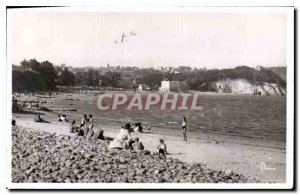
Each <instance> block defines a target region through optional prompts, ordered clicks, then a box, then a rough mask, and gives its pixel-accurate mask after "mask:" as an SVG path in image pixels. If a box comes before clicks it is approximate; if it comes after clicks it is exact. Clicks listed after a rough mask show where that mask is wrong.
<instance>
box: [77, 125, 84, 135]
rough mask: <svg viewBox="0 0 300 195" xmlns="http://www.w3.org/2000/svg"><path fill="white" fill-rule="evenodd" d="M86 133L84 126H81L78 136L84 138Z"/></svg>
mask: <svg viewBox="0 0 300 195" xmlns="http://www.w3.org/2000/svg"><path fill="white" fill-rule="evenodd" d="M85 131H86V129H85V127H84V125H83V124H81V125H80V128H79V130H78V133H77V136H84V134H85Z"/></svg>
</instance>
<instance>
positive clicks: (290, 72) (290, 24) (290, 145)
mask: <svg viewBox="0 0 300 195" xmlns="http://www.w3.org/2000/svg"><path fill="white" fill-rule="evenodd" d="M29 5H30V6H34V5H32V4H29ZM48 5H49V4H48ZM50 5H51V4H50ZM52 5H53V4H52ZM61 5H62V6H67V5H65V4H61ZM45 6H46V5H45ZM57 6H59V5H57ZM12 10H14V9H7V45H8V46H7V62H6V75H7V79H6V82H7V83H6V84H7V85H6V86H7V87H6V89H7V91H6V95H7V96H6V105H10V104H11V95H12V80H11V71H12V66H11V60H10V59H11V52H10V50H9V40H10V33H9V32H10V19H11V17H9V13H10V12H11V11H12ZM17 10H18V11H30V12H36V11H55V12H74V11H79V12H90V11H93V12H95V11H97V12H203V13H205V12H210V13H212V12H213V13H217V12H222V13H229V12H230V13H232V12H233V13H244V12H263V13H266V12H268V13H286V14H287V29H286V30H287V73H286V74H287V100H286V101H287V123H286V124H287V135H286V138H287V144H286V162H287V163H286V183H253V184H225V183H220V184H212V183H209V184H206V183H205V184H202V183H195V184H193V183H138V184H137V183H80V184H78V183H12V182H11V145H12V143H11V117H12V113H11V106H6V114H7V115H6V132H5V138H6V140H7V143H6V157H7V160H6V167H7V169H6V178H7V183H6V186H7V188H9V189H291V188H293V187H294V7H185V6H176V7H167V6H161V7H154V6H151V7H128V6H127V7H120V6H118V7H117V6H106V7H96V8H95V7H86V6H85V7H78V6H77V7H72V6H71V7H56V8H54V7H52V8H34V9H26V8H25V9H17Z"/></svg>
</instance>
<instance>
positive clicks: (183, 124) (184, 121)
mask: <svg viewBox="0 0 300 195" xmlns="http://www.w3.org/2000/svg"><path fill="white" fill-rule="evenodd" d="M186 126H187V121H186V118H185V117H183V121H182V134H183V141H187V135H186Z"/></svg>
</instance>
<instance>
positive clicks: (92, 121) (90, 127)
mask: <svg viewBox="0 0 300 195" xmlns="http://www.w3.org/2000/svg"><path fill="white" fill-rule="evenodd" d="M88 123H89V129H90V130H91V129H93V127H94V120H93V115H91V114H90V116H89V122H88Z"/></svg>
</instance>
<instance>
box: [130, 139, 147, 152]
mask: <svg viewBox="0 0 300 195" xmlns="http://www.w3.org/2000/svg"><path fill="white" fill-rule="evenodd" d="M132 148H133V150H135V151H140V150H144V145H143V144H142V142H140V139H139V138H138V137H136V138H135V139H134V143H133V144H132Z"/></svg>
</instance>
